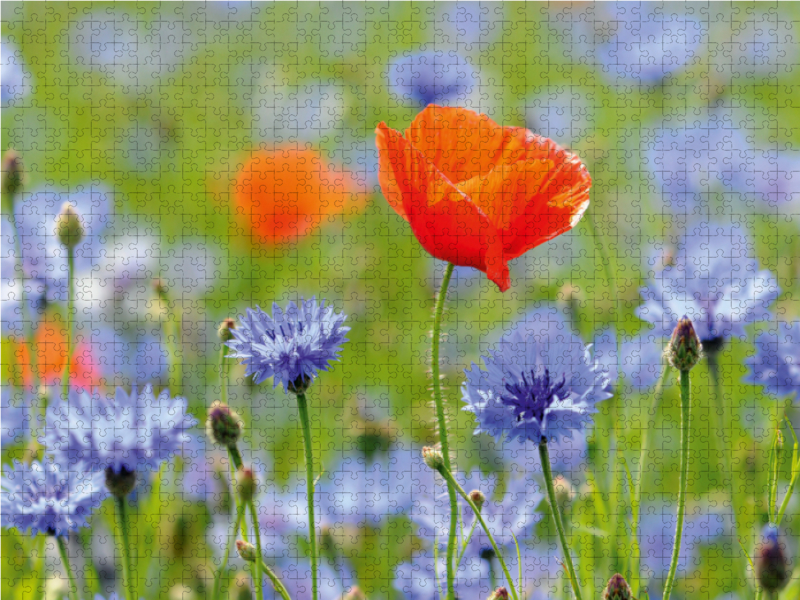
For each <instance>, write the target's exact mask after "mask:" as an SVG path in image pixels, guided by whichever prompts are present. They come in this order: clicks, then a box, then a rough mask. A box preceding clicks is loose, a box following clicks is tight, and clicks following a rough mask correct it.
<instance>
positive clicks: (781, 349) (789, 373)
mask: <svg viewBox="0 0 800 600" xmlns="http://www.w3.org/2000/svg"><path fill="white" fill-rule="evenodd" d="M747 367H748V369H749V371H750V372H749V373H748V375H747V377H746V378H745V381H747V382H748V383H755V384H758V385H763V386H764V388H765V389H766V390H767V391H769V392H770V393H771V394H775V395H776V396H778V397H783V396H788V395H790V394H795V397H797V398H800V321H794V322H792V323H785V322H778V323H777V327H776V328H775V329H772V330H770V331H765V332H762V333H760V334H759V335H758V337H757V338H756V353H755V355H753V356H751V357H749V358H748V359H747Z"/></svg>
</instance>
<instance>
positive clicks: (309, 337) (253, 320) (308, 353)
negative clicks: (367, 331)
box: [227, 298, 350, 392]
mask: <svg viewBox="0 0 800 600" xmlns="http://www.w3.org/2000/svg"><path fill="white" fill-rule="evenodd" d="M272 312H273V316H272V317H270V316H269V315H268V314H267V313H265V312H264V311H263V310H261V308H259V307H256V308H255V310H252V309H249V308H248V309H247V314H246V315H240V316H239V323H238V324H237V326H236V328H235V329H233V330H231V331H232V333H233V336H234V339H233V340H231V341H229V342H227V344H228V346H229V347H230V348H231V350H233V353H232V354H229V355H228V356H229V357H231V358H239V359H242V363H243V364H244V365H245V366H246V367H247V370H246V371H245V376H247V377H249V376H250V375H252V376H253V381H254V382H255V383H261V382H262V381H264V380H266V379H269V378H270V377H274V381H273V387H277V386H278V384H279V383H280V384H282V385H283V388H284V390H286V391H287V392H288V391H289V386H290V385H291V384H293V383H295V382H296V381H298V380H299V379H301V378H307V379H312V380H313V379H314V378H315V377H316V376H317V373H318V372H319V371H327V370H328V368H329V366H330V362H331V361H333V360H339V352H340V351H341V344H342V343H344V342H346V341H347V338H345V337H344V335H345V333H347V332H348V331H349V330H350V328H349V327H344V326H343V325H342V323H343V322H344V320H345V315H344V314H342V313H337V312H335V311H334V309H333V307H332V306H327V307H326V306H325V301H324V300H323V301H322V302H321V303H317V301H316V300H315V299H313V298H312V299H311V300H306V301H302V300H301V301H300V306H299V307H298V306H297V305H296V304H295V303H294V302H290V303H289V305H288V307H287V308H286V310H285V311H284V310H282V309H281V308H280V307H279V306H278V305H277V304H273V305H272Z"/></svg>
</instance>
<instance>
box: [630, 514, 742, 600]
mask: <svg viewBox="0 0 800 600" xmlns="http://www.w3.org/2000/svg"><path fill="white" fill-rule="evenodd" d="M676 520H677V517H676V515H675V507H674V506H671V505H669V504H645V505H643V506H642V508H641V517H640V523H639V547H640V550H641V564H642V567H643V569H646V570H647V571H649V572H650V578H651V582H650V589H651V594H653V597H658V596H657V595H655V594H654V592H655V591H656V590H655V589H654V588H657V587H658V586H659V585H663V579H664V577H665V576H666V573H667V571H668V570H669V565H670V561H671V559H672V547H673V545H674V543H675V527H676ZM730 532H731V523H730V516H728V515H725V514H723V513H721V512H716V511H714V510H712V509H711V508H710V507H709V505H708V504H705V505H703V506H698V507H697V508H695V509H689V510H687V513H686V520H685V522H684V527H683V536H682V537H681V551H680V556H679V560H678V569H680V570H681V571H682V572H684V573H686V571H687V570H688V569H690V568H692V566H693V565H695V564H696V560H695V557H696V556H697V554H696V553H697V552H698V551H699V548H700V546H702V545H706V544H711V543H713V542H714V541H715V540H716V539H718V538H720V537H724V536H728V535H730ZM734 545H735V544H734ZM687 576H688V575H687Z"/></svg>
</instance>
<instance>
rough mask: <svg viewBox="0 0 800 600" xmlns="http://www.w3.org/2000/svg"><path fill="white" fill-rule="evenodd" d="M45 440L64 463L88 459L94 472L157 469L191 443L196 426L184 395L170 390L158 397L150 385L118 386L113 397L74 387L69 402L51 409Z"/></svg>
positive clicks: (58, 404) (48, 412)
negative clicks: (191, 430) (190, 431)
mask: <svg viewBox="0 0 800 600" xmlns="http://www.w3.org/2000/svg"><path fill="white" fill-rule="evenodd" d="M46 423H47V426H46V431H47V433H46V435H45V437H44V440H43V443H44V445H45V447H46V448H48V450H49V451H50V452H52V453H53V454H54V455H55V456H56V457H57V459H58V462H59V464H62V465H65V466H66V465H69V467H70V468H72V465H75V464H77V463H79V462H81V461H85V462H86V464H87V467H88V468H89V469H90V470H92V471H98V470H109V469H110V470H111V472H113V473H115V474H120V473H122V472H129V473H134V472H142V471H156V470H158V468H159V467H160V465H161V463H162V462H163V461H165V460H168V459H169V458H170V457H172V455H173V454H175V453H176V452H178V451H179V450H180V449H181V446H182V444H184V443H187V442H189V437H188V436H187V435H186V430H187V429H189V428H191V427H194V426H195V425H197V419H195V418H194V417H192V416H191V415H189V414H187V412H186V400H185V399H184V398H180V397H176V398H171V397H170V396H169V393H168V392H167V391H163V392H161V394H160V395H159V396H158V397H156V396H155V394H154V393H153V388H152V386H150V385H148V386H146V387H145V388H144V390H143V391H142V393H141V394H137V392H136V388H133V390H132V391H131V394H130V395H128V394H126V393H125V391H124V390H123V389H122V388H117V392H116V396H115V397H114V398H111V397H107V398H102V397H99V396H94V397H93V396H90V395H89V394H87V393H86V392H77V391H73V392H71V393H70V398H69V402H68V403H67V402H63V401H61V400H58V399H56V400H55V401H54V402H53V403H52V404H51V405H50V406H49V407H48V409H47V418H46Z"/></svg>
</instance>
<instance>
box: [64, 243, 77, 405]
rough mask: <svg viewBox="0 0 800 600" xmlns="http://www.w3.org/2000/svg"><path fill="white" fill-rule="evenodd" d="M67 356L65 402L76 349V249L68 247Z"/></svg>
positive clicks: (67, 396)
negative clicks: (74, 323)
mask: <svg viewBox="0 0 800 600" xmlns="http://www.w3.org/2000/svg"><path fill="white" fill-rule="evenodd" d="M66 248H67V282H68V286H69V287H68V292H67V331H66V335H67V356H66V361H65V364H64V376H63V377H62V379H63V386H62V389H61V396H62V399H63V400H64V402H67V401H68V400H69V371H70V365H71V364H72V352H73V349H74V347H75V346H74V340H73V337H74V334H75V332H74V331H73V329H74V326H73V321H74V314H73V313H74V312H75V249H74V248H73V247H71V246H67V247H66Z"/></svg>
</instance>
